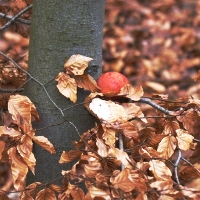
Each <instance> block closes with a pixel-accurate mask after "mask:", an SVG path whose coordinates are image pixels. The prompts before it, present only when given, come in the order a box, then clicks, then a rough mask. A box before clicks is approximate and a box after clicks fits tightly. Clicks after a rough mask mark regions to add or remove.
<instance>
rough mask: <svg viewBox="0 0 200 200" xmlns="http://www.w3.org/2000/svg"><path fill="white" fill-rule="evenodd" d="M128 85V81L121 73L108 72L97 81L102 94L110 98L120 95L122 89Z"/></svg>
mask: <svg viewBox="0 0 200 200" xmlns="http://www.w3.org/2000/svg"><path fill="white" fill-rule="evenodd" d="M128 83H129V81H128V79H127V78H126V77H125V76H124V75H123V74H121V73H119V72H107V73H105V74H102V75H101V76H100V77H99V79H98V80H97V85H98V86H99V88H100V89H101V92H102V93H103V94H105V95H109V96H113V95H116V94H118V93H119V92H120V90H121V88H122V87H123V86H124V85H126V84H128Z"/></svg>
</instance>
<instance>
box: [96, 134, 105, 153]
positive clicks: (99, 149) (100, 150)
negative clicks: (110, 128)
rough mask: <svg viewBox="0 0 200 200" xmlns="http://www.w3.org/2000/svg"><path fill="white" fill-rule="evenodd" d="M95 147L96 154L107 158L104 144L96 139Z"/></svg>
mask: <svg viewBox="0 0 200 200" xmlns="http://www.w3.org/2000/svg"><path fill="white" fill-rule="evenodd" d="M96 145H97V147H98V151H97V152H98V154H99V155H100V156H101V157H107V156H108V148H107V147H106V145H105V144H104V142H103V140H100V139H99V138H97V139H96Z"/></svg>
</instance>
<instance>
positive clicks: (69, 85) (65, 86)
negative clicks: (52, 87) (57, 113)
mask: <svg viewBox="0 0 200 200" xmlns="http://www.w3.org/2000/svg"><path fill="white" fill-rule="evenodd" d="M55 80H56V81H58V85H57V88H58V90H59V92H60V93H61V94H62V95H64V96H65V97H67V98H69V99H70V100H71V101H73V102H74V103H76V101H77V95H76V94H77V84H76V81H75V79H74V78H71V77H70V76H69V75H67V74H65V73H64V72H60V73H59V74H58V76H57V77H56V79H55Z"/></svg>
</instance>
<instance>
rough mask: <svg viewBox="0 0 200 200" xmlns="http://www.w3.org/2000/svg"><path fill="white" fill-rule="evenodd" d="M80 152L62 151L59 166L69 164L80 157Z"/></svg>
mask: <svg viewBox="0 0 200 200" xmlns="http://www.w3.org/2000/svg"><path fill="white" fill-rule="evenodd" d="M81 154H82V152H81V151H79V150H70V151H68V152H65V151H63V152H62V154H61V157H60V160H59V163H60V164H63V163H68V162H71V161H73V160H75V159H79V158H80V157H81Z"/></svg>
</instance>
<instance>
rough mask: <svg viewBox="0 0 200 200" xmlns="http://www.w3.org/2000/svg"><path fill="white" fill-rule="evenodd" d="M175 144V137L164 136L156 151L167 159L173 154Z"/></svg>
mask: <svg viewBox="0 0 200 200" xmlns="http://www.w3.org/2000/svg"><path fill="white" fill-rule="evenodd" d="M176 146H177V140H176V138H175V137H174V136H166V137H164V138H163V139H162V140H161V142H160V143H159V145H158V148H157V151H158V152H159V153H160V157H161V158H164V159H168V158H170V157H171V156H172V155H173V153H174V151H175V149H176Z"/></svg>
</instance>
